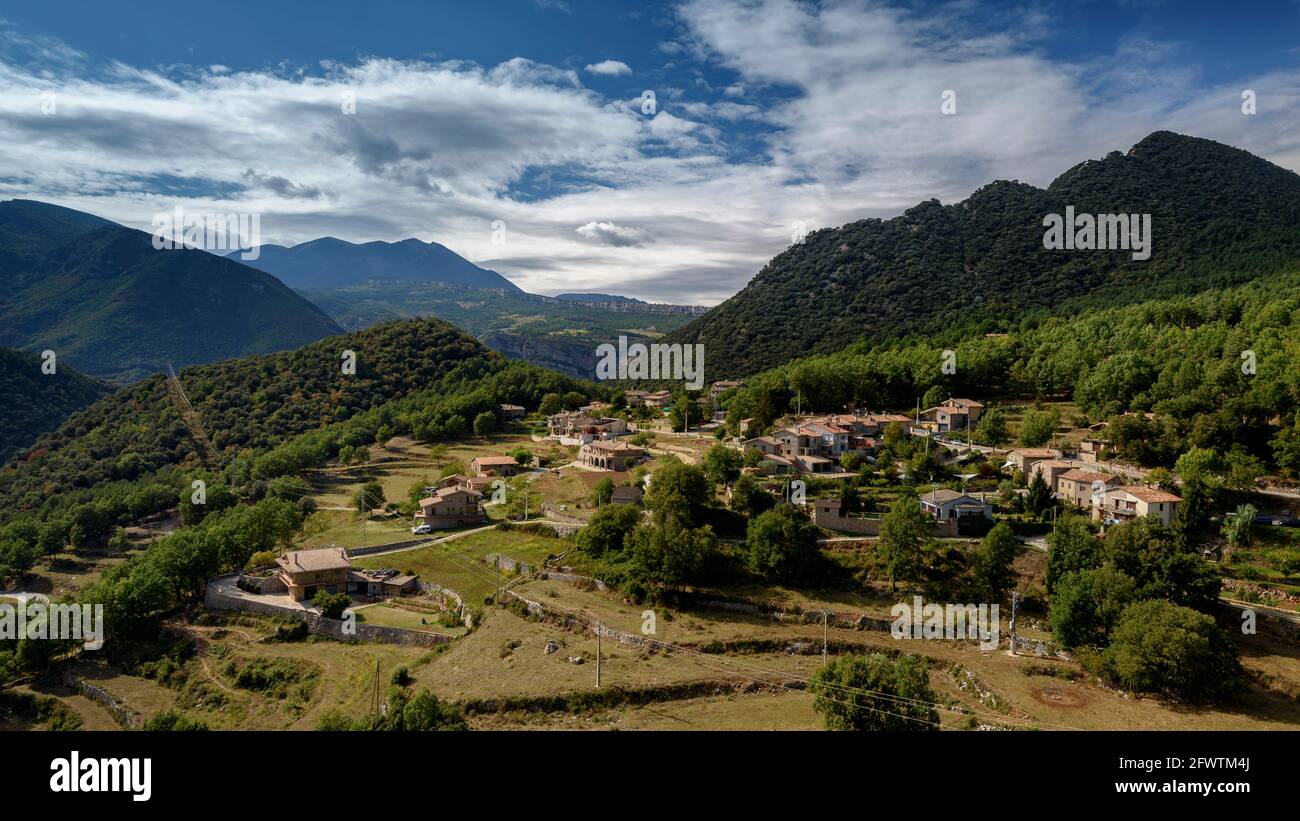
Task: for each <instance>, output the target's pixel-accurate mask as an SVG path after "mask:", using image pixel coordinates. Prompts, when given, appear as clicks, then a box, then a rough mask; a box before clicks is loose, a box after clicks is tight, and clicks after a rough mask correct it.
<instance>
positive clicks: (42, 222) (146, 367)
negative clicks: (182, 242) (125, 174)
mask: <svg viewBox="0 0 1300 821" xmlns="http://www.w3.org/2000/svg"><path fill="white" fill-rule="evenodd" d="M341 330H342V329H341V328H340V327H339V326H338V325H336V324H335V323H334V321H333V320H331V319H330V318H329V317H328V316H326V315H325V314H324V313H323V312H321V310H320V309H318V308H317V307H316V306H314V305H312V304H311V303H310V302H308V301H307V300H305V299H303V298H302V297H300V296H298V295H297V294H295V293H294V292H293V291H292V290H290V289H289V288H288V287H286V286H285V285H284V284H283V283H281V282H280V281H278V280H277V279H276V278H275V277H273V276H270V275H268V274H265V273H262V272H261V271H257V270H254V269H252V268H249V267H248V266H245V265H240V264H239V263H237V262H233V261H231V260H227V259H223V258H221V257H218V256H214V255H213V254H209V253H207V252H206V251H201V250H195V249H178V250H155V249H154V247H153V242H152V237H151V236H150V235H149V234H147V233H145V232H143V231H136V230H133V229H130V228H125V227H123V226H121V225H117V224H116V223H112V222H109V221H107V220H102V219H100V218H98V217H95V216H92V215H90V214H85V213H82V212H79V211H74V210H71V209H68V208H60V207H58V206H55V205H50V204H48V203H43V202H35V201H32V200H10V201H8V202H3V203H0V345H8V346H11V347H15V348H26V349H29V350H42V349H50V350H53V351H55V352H56V353H57V354H58V355H59V358H60V361H61V362H62V363H65V364H68V365H71V366H72V367H74V368H77V369H78V370H80V371H82V372H84V373H88V374H90V375H92V376H96V377H100V378H104V379H109V380H112V381H115V382H121V383H125V382H130V381H132V380H134V379H138V378H141V377H144V376H147V375H149V374H151V373H159V372H161V371H165V370H166V368H167V363H168V362H171V363H174V364H175V365H176V366H177V367H179V366H181V365H188V364H192V363H196V362H214V361H217V360H220V359H227V358H229V357H232V356H243V355H245V354H255V353H269V352H271V351H280V350H286V349H289V348H295V347H297V346H299V345H304V344H306V343H308V342H311V341H313V340H316V339H320V338H321V337H325V336H329V335H330V334H335V333H338V332H340V331H341Z"/></svg>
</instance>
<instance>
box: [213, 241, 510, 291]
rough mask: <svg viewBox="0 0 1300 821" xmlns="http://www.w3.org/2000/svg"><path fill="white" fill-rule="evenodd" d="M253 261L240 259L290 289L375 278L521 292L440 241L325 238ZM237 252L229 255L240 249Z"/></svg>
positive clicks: (271, 250) (268, 248)
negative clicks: (364, 240) (277, 279)
mask: <svg viewBox="0 0 1300 821" xmlns="http://www.w3.org/2000/svg"><path fill="white" fill-rule="evenodd" d="M259 251H260V254H259V256H258V258H257V259H254V260H241V261H242V262H244V264H246V265H251V266H253V267H254V268H257V269H258V270H259V271H265V272H267V273H268V274H272V275H274V276H275V277H277V278H279V280H280V281H281V282H283V283H285V284H286V285H288V286H289V287H291V288H308V289H322V288H344V287H347V286H350V285H360V284H361V283H364V282H369V281H371V280H401V281H408V282H442V283H447V284H450V285H464V286H468V287H471V288H496V289H500V290H503V291H506V292H519V288H518V287H516V286H515V284H514V283H513V282H511V281H510V280H508V279H506V278H505V277H503V276H501V275H500V274H498V273H497V272H496V271H489V270H488V269H486V268H480V267H478V266H477V265H475V264H474V263H472V262H470V261H469V260H467V259H465V258H464V257H462V256H460V255H459V254H457V253H456V252H454V251H452V250H451V249H449V248H447V247H445V246H442V245H439V244H438V243H436V242H421V241H420V240H418V239H414V238H412V239H404V240H402V241H401V242H378V241H376V242H366V243H361V244H356V243H351V242H346V241H345V240H341V239H336V238H334V237H321V238H320V239H317V240H312V241H311V242H304V243H302V244H300V245H294V246H293V247H290V248H286V247H284V246H282V245H263V246H260V247H259ZM239 253H240V252H239V251H234V252H232V253H231V254H229V255H228V256H231V257H233V256H234V255H236V254H239Z"/></svg>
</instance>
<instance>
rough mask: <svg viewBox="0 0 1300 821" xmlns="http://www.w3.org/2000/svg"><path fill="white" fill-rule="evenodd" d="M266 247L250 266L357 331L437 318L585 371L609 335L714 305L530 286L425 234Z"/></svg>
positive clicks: (514, 350) (499, 345)
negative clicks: (535, 290)
mask: <svg viewBox="0 0 1300 821" xmlns="http://www.w3.org/2000/svg"><path fill="white" fill-rule="evenodd" d="M260 250H261V254H260V256H259V258H258V259H255V260H248V261H244V264H246V265H251V266H254V267H256V268H258V269H259V270H262V271H266V272H267V273H270V274H274V275H275V276H276V277H279V278H280V279H281V280H282V281H283V282H285V283H286V284H287V285H290V286H292V287H293V288H295V289H296V290H297V291H298V292H299V293H300V294H301V295H302V296H304V297H306V298H307V299H308V300H310V301H311V302H313V303H315V304H316V305H317V306H318V307H319V308H320V309H321V310H323V311H325V313H327V314H329V315H330V316H331V317H333V318H334V319H335V320H336V321H337V322H338V323H339V324H340V325H342V326H343V327H344V328H346V329H348V330H358V329H361V328H367V327H370V326H371V325H374V324H377V323H380V322H387V321H391V320H395V319H407V318H412V317H422V316H435V317H438V318H440V319H445V320H447V321H449V322H452V323H454V324H456V325H457V326H459V327H461V328H463V329H465V330H466V331H469V332H470V333H471V334H473V335H475V336H476V337H478V338H479V339H481V340H482V341H483V342H484V343H486V344H487V345H488V346H490V347H492V348H494V349H495V350H498V351H501V352H502V353H504V354H505V355H506V356H508V357H511V358H513V359H524V360H527V361H529V362H533V363H535V364H539V365H543V366H545V367H548V368H552V369H554V370H558V371H560V372H562V373H565V374H567V375H570V376H575V377H579V378H591V377H592V376H593V375H594V367H595V360H596V357H595V349H596V346H597V345H599V344H600V343H602V342H606V341H609V340H612V339H615V338H617V337H618V336H619V335H624V336H628V337H629V338H631V339H638V340H649V339H653V338H657V337H658V336H660V335H662V334H664V333H667V332H668V331H671V330H673V329H674V328H677V327H678V326H680V325H682V324H683V323H685V322H688V321H689V320H690V319H691V318H692V317H694V316H698V315H699V314H701V313H703V312H704V310H705V309H703V308H697V307H695V306H690V305H659V304H654V303H649V302H644V301H642V300H639V299H633V298H631V297H625V296H617V295H613V294H605V293H566V294H560V295H559V296H556V297H547V296H540V295H537V294H530V293H527V292H526V291H523V290H522V289H520V288H519V287H517V286H516V285H514V283H512V282H510V280H509V279H507V278H506V277H504V276H502V275H501V274H499V273H497V272H496V271H491V270H488V269H486V268H481V267H479V266H477V265H475V264H474V263H472V262H470V261H469V260H467V259H465V258H464V257H462V256H460V255H458V254H456V253H455V252H454V251H452V250H450V249H448V248H446V247H445V246H442V245H439V244H438V243H436V242H422V241H420V240H417V239H406V240H402V241H400V242H366V243H360V244H356V243H351V242H346V241H344V240H341V239H336V238H334V237H322V238H321V239H317V240H312V241H311V242H304V243H302V244H300V245H295V246H293V247H291V248H285V247H282V246H279V245H263V246H261V248H260ZM240 254H241V252H239V251H234V252H231V254H230V255H228V258H231V259H240V257H239V255H240ZM241 261H243V260H241Z"/></svg>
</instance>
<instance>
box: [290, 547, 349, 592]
mask: <svg viewBox="0 0 1300 821" xmlns="http://www.w3.org/2000/svg"><path fill="white" fill-rule="evenodd" d="M275 563H276V564H277V565H279V567H280V573H279V577H280V581H281V582H282V583H283V584H284V586H285V589H286V590H288V591H289V595H290V596H292V597H293V600H294V601H302V600H303V599H311V598H314V597H315V595H316V594H317V593H318V592H320V591H322V590H324V591H325V592H326V593H344V592H346V591H347V586H348V571H349V570H351V569H352V562H351V561H349V560H348V554H347V551H346V550H344V549H343V548H341V547H323V548H320V549H319V550H291V551H289V552H288V553H286V554H284V555H283V556H281V557H280V558H278V559H276V560H275Z"/></svg>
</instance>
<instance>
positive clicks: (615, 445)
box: [578, 441, 645, 470]
mask: <svg viewBox="0 0 1300 821" xmlns="http://www.w3.org/2000/svg"><path fill="white" fill-rule="evenodd" d="M643 456H645V451H644V450H642V449H641V448H638V447H635V446H633V445H629V444H627V443H626V442H603V441H602V442H588V443H587V444H585V445H583V446H582V448H581V449H579V450H578V461H579V462H581V463H582V464H584V465H587V466H588V467H593V468H598V469H600V470H627V469H628V468H630V467H631V466H632V465H634V464H636V463H637V462H638V461H640V459H641V457H643Z"/></svg>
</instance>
